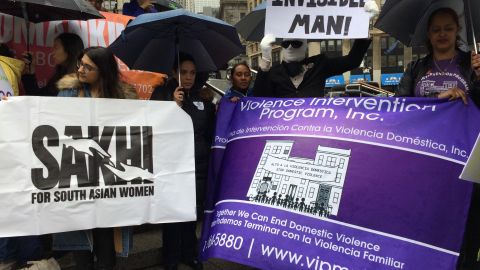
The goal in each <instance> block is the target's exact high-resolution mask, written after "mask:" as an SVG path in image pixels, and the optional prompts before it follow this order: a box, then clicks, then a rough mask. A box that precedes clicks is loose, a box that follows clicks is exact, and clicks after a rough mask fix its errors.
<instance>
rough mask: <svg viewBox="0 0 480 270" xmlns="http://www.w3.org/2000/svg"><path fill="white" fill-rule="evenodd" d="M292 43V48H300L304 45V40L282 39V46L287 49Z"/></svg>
mask: <svg viewBox="0 0 480 270" xmlns="http://www.w3.org/2000/svg"><path fill="white" fill-rule="evenodd" d="M290 45H292V48H295V49H298V48H300V47H302V45H303V42H302V41H300V40H285V41H282V47H283V48H285V49H286V48H288V47H289V46H290Z"/></svg>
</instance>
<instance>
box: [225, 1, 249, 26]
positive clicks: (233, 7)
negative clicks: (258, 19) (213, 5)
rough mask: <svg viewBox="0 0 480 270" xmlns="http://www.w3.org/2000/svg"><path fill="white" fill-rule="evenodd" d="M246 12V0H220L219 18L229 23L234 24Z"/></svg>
mask: <svg viewBox="0 0 480 270" xmlns="http://www.w3.org/2000/svg"><path fill="white" fill-rule="evenodd" d="M247 13H248V7H247V0H220V12H219V18H220V19H221V20H223V21H225V22H227V23H229V24H231V25H235V24H236V23H237V22H238V21H240V20H241V19H243V17H245V15H246V14H247Z"/></svg>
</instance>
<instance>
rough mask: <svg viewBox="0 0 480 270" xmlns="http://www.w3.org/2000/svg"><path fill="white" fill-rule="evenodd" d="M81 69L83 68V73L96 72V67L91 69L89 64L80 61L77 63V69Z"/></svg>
mask: <svg viewBox="0 0 480 270" xmlns="http://www.w3.org/2000/svg"><path fill="white" fill-rule="evenodd" d="M81 67H83V70H85V73H88V72H91V71H95V70H97V68H96V67H92V66H90V65H89V64H85V63H83V62H82V61H78V62H77V68H78V69H80V68H81Z"/></svg>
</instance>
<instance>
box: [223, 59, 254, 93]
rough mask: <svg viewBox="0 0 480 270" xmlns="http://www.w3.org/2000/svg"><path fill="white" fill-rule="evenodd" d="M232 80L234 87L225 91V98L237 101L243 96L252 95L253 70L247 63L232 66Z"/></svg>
mask: <svg viewBox="0 0 480 270" xmlns="http://www.w3.org/2000/svg"><path fill="white" fill-rule="evenodd" d="M230 81H231V83H232V87H230V89H228V90H227V91H226V92H225V95H224V96H223V98H226V99H229V100H230V101H231V102H237V101H238V100H240V99H241V98H242V97H246V96H250V95H251V93H252V89H251V88H250V83H251V82H252V71H251V70H250V67H249V66H248V65H247V63H245V62H242V63H238V64H235V65H234V66H233V67H232V69H231V70H230Z"/></svg>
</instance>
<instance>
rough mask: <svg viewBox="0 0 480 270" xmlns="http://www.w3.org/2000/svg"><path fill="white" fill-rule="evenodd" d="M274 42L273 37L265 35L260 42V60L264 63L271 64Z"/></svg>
mask: <svg viewBox="0 0 480 270" xmlns="http://www.w3.org/2000/svg"><path fill="white" fill-rule="evenodd" d="M274 42H275V36H274V35H272V34H266V35H265V36H264V37H263V38H262V41H261V42H260V49H261V50H262V58H263V59H264V60H265V61H268V62H272V44H273V43H274Z"/></svg>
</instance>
